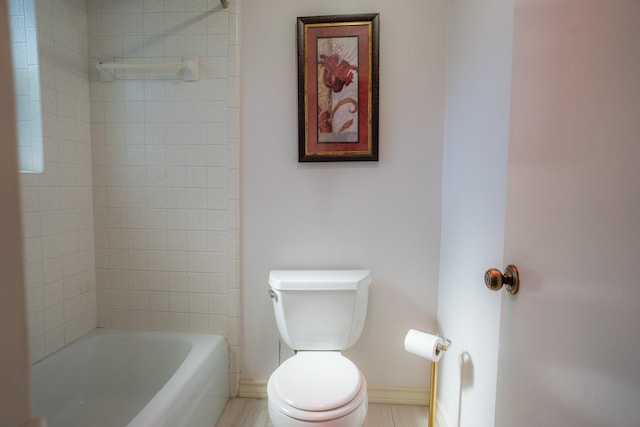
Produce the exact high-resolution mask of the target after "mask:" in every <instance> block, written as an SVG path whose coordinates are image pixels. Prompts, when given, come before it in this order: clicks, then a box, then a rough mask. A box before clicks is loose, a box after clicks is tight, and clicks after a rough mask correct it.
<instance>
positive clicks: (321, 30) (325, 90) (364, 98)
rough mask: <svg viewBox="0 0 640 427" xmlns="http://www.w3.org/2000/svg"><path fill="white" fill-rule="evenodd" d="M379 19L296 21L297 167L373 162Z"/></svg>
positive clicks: (373, 15)
mask: <svg viewBox="0 0 640 427" xmlns="http://www.w3.org/2000/svg"><path fill="white" fill-rule="evenodd" d="M379 34H380V15H379V14H378V13H370V14H356V15H328V16H307V17H299V18H298V19H297V49H298V161H299V162H337V161H378V78H379V76H378V73H379Z"/></svg>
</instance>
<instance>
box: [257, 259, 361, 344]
mask: <svg viewBox="0 0 640 427" xmlns="http://www.w3.org/2000/svg"><path fill="white" fill-rule="evenodd" d="M370 283H371V273H370V272H369V271H368V270H276V271H272V272H271V273H270V274H269V286H270V288H271V292H270V294H271V300H272V302H273V310H274V313H275V317H276V324H277V325H278V330H279V332H280V336H281V337H282V340H283V341H284V342H285V343H286V344H287V345H288V346H289V347H290V348H292V349H294V350H345V349H347V348H349V347H351V346H352V345H353V344H355V342H356V341H357V340H358V338H360V334H361V333H362V328H363V327H364V322H365V318H366V316H367V303H368V298H369V284H370Z"/></svg>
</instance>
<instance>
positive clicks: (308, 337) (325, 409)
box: [267, 270, 371, 427]
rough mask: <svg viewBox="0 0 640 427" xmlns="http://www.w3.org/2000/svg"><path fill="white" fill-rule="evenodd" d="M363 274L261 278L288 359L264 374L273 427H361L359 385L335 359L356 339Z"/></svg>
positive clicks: (363, 304)
mask: <svg viewBox="0 0 640 427" xmlns="http://www.w3.org/2000/svg"><path fill="white" fill-rule="evenodd" d="M370 283H371V274H370V272H369V271H368V270H277V271H272V272H271V273H270V274H269V294H270V295H271V300H272V302H273V310H274V313H275V318H276V324H277V326H278V331H279V332H280V337H281V338H282V340H283V341H284V342H285V343H286V344H287V345H288V346H289V347H290V348H292V349H293V350H295V352H296V354H295V355H294V356H292V357H290V358H289V359H287V360H285V361H284V362H283V363H282V364H281V365H280V366H279V367H278V368H277V369H276V370H275V371H274V372H273V373H272V374H271V376H270V377H269V381H268V383H267V400H268V403H267V407H268V410H269V417H270V418H271V422H272V423H273V425H274V427H307V426H313V427H361V426H362V424H363V423H364V420H365V416H366V414H367V381H366V379H365V378H364V375H362V372H360V370H359V369H358V367H357V366H356V365H355V364H354V363H353V362H352V361H350V360H349V359H347V358H346V357H345V356H343V355H342V354H341V351H342V350H346V349H347V348H349V347H351V346H352V345H353V344H354V343H355V342H356V341H357V340H358V338H360V334H361V333H362V328H363V327H364V322H365V318H366V315H367V302H368V296H369V285H370Z"/></svg>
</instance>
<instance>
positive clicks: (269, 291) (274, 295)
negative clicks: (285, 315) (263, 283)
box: [267, 289, 278, 302]
mask: <svg viewBox="0 0 640 427" xmlns="http://www.w3.org/2000/svg"><path fill="white" fill-rule="evenodd" d="M267 293H268V294H269V296H270V297H271V299H272V300H274V301H275V302H278V294H276V293H275V292H273V289H267Z"/></svg>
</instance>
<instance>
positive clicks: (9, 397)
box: [0, 3, 29, 427]
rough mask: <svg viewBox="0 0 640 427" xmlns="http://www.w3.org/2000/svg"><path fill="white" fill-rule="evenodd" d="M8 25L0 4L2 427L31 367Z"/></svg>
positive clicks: (18, 405) (15, 416)
mask: <svg viewBox="0 0 640 427" xmlns="http://www.w3.org/2000/svg"><path fill="white" fill-rule="evenodd" d="M8 22H9V21H8V18H7V8H6V6H5V4H4V3H3V4H0V75H2V76H4V78H2V79H0V93H3V94H7V96H4V97H3V98H2V100H1V102H0V199H1V200H2V203H0V235H1V236H2V238H1V239H0V271H2V286H1V287H0V292H1V295H0V343H2V350H0V425H3V426H9V427H13V426H17V425H19V424H22V423H23V422H24V421H26V419H27V417H28V416H29V371H28V369H29V364H28V353H27V352H28V350H27V345H28V341H27V321H26V308H25V292H24V284H23V282H24V276H23V268H22V265H23V264H22V251H21V249H22V236H21V235H20V206H19V204H20V198H19V193H18V190H19V183H18V157H17V141H16V123H15V111H14V103H13V101H14V100H13V93H14V90H13V79H12V78H11V75H12V74H13V73H12V70H11V48H10V46H9V24H8Z"/></svg>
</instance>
